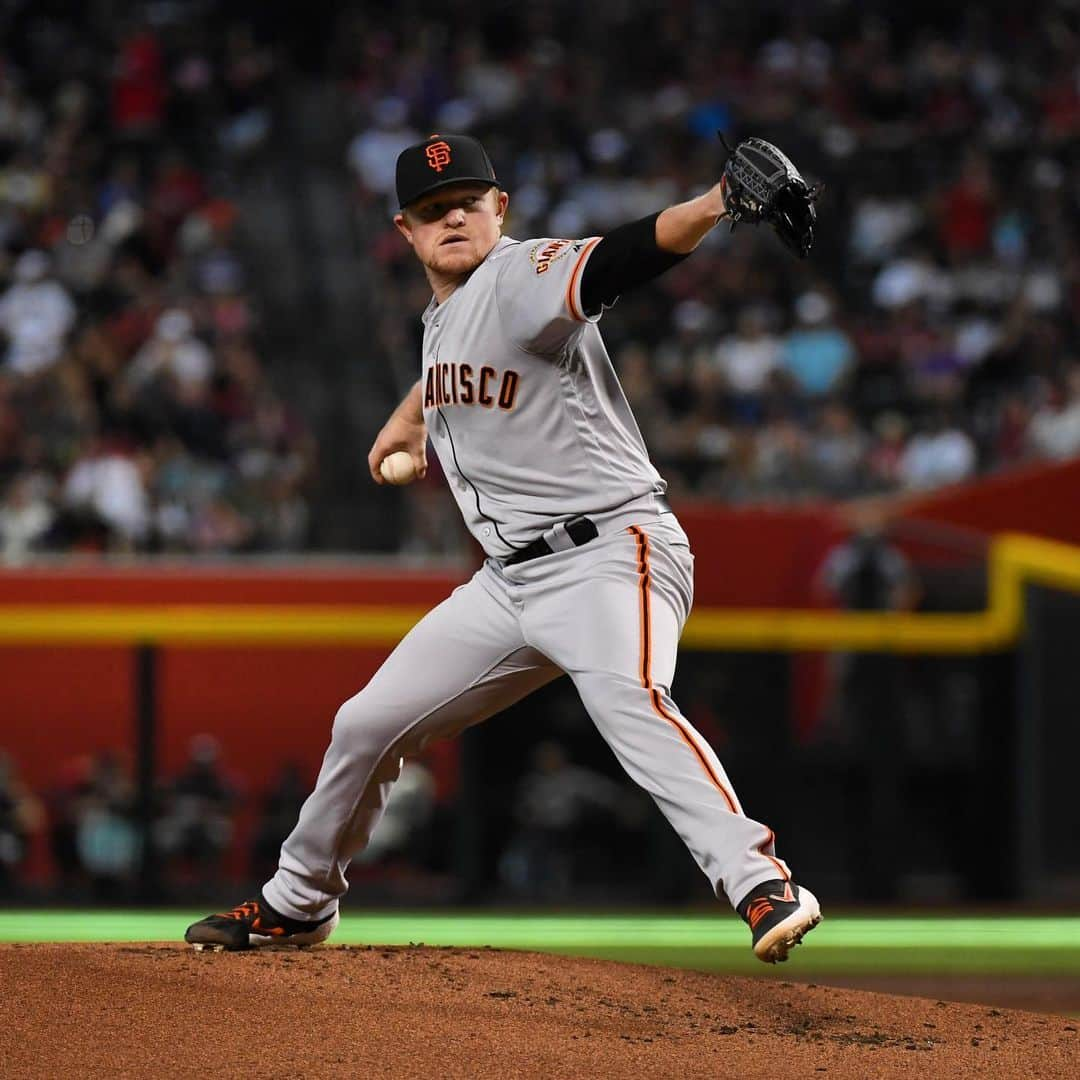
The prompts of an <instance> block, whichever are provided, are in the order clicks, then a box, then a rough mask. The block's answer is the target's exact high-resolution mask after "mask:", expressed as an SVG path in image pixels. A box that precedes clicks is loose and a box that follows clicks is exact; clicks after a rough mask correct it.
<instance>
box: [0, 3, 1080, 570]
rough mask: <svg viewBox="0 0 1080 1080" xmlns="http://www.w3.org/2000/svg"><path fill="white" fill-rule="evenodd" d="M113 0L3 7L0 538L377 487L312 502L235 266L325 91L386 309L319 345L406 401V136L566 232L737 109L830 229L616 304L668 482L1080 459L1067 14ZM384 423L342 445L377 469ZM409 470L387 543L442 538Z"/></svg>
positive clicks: (704, 176) (722, 249)
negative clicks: (350, 335) (400, 230)
mask: <svg viewBox="0 0 1080 1080" xmlns="http://www.w3.org/2000/svg"><path fill="white" fill-rule="evenodd" d="M125 10H128V8H126V7H125V5H119V6H118V7H117V8H115V9H114V8H111V7H110V8H109V11H108V12H107V13H105V12H104V11H103V9H101V8H100V6H99V5H95V4H90V5H86V6H84V7H78V6H76V7H72V8H70V10H68V9H63V11H61V10H60V9H55V8H49V9H48V10H46V9H45V8H42V7H40V6H38V5H34V4H27V3H21V4H20V3H16V4H13V5H10V6H9V7H8V8H6V9H5V12H4V13H3V15H0V20H2V22H3V24H4V28H5V31H6V33H5V37H4V42H5V43H4V46H3V50H2V52H0V333H2V339H0V552H2V557H4V558H6V559H7V560H17V559H19V558H21V557H22V556H23V555H25V554H26V553H27V552H29V551H34V550H71V549H81V550H95V551H96V550H110V551H117V550H119V551H132V550H134V551H176V552H196V553H199V552H208V553H209V552H212V553H218V552H240V551H266V550H296V549H301V548H303V547H305V546H306V545H308V544H309V543H310V539H311V536H312V534H313V532H314V533H317V531H318V530H317V528H314V527H313V525H314V524H317V523H315V522H314V520H313V519H315V518H317V516H318V514H319V512H320V509H321V508H322V505H325V506H326V507H327V510H326V512H327V513H331V512H332V510H331V509H330V508H332V507H333V506H335V505H338V506H340V505H341V504H342V503H343V502H347V503H354V504H357V505H361V504H362V505H364V506H367V505H368V504H367V503H365V502H364V500H375V499H376V496H377V493H376V492H374V491H373V490H368V488H367V487H364V489H363V490H360V491H331V492H328V493H321V495H322V494H328V498H327V499H326V502H325V504H315V503H313V490H314V487H313V479H314V477H315V473H316V467H315V451H314V441H313V438H312V436H311V430H312V429H313V428H314V427H317V426H318V425H320V423H321V422H322V420H323V419H324V418H320V417H317V416H312V417H306V418H304V419H303V420H302V419H301V418H300V417H299V416H298V415H297V414H296V413H295V411H294V409H293V408H291V407H290V405H289V403H288V402H287V401H285V400H283V397H284V395H283V394H282V393H281V391H280V390H279V389H275V387H274V386H272V385H271V383H270V380H269V379H268V377H267V374H266V372H267V370H268V368H270V367H271V366H272V362H273V360H274V356H275V353H274V348H275V343H274V341H273V340H271V339H269V337H268V336H267V337H265V338H264V336H263V335H262V334H261V332H260V318H259V303H258V299H257V297H256V295H255V294H254V288H255V285H254V283H253V275H252V273H251V267H248V266H245V262H244V257H243V256H244V246H243V241H244V238H243V229H242V228H241V225H240V223H241V222H242V220H243V214H244V210H245V204H244V201H243V193H244V190H245V189H244V185H243V183H242V182H241V181H242V180H243V178H244V177H248V178H250V177H252V176H258V175H263V174H268V173H273V172H275V171H276V172H277V173H281V172H282V171H283V169H284V166H285V165H289V166H290V168H292V167H293V164H294V163H291V162H286V161H285V160H284V158H283V155H286V154H289V153H290V152H291V148H290V147H289V146H288V145H286V144H285V143H287V140H285V141H284V142H283V141H282V140H280V139H278V140H275V138H274V134H275V130H276V128H275V125H276V124H277V123H278V122H279V120H280V117H281V109H282V107H283V106H282V103H283V102H288V101H290V100H292V99H293V97H294V95H293V94H291V93H290V91H292V90H294V89H295V90H296V91H297V93H299V90H300V89H301V88H302V87H304V86H310V85H311V84H312V83H315V84H319V85H322V86H324V87H325V86H331V87H333V91H334V93H335V94H336V98H335V99H334V100H335V101H336V102H337V104H338V105H339V106H340V108H339V109H337V110H336V111H337V115H334V116H328V117H327V130H328V131H331V132H337V131H339V130H341V129H342V128H343V126H348V128H349V134H348V135H347V136H346V135H344V134H342V137H341V145H340V147H339V148H338V153H339V157H338V169H339V170H340V175H341V176H348V177H351V182H352V191H353V198H354V207H355V223H356V229H355V236H354V237H353V238H352V241H351V242H353V243H354V246H355V258H354V259H352V261H348V260H346V261H343V262H341V263H340V265H339V264H338V263H335V265H334V267H333V268H328V272H329V273H335V274H336V273H342V272H348V273H350V274H351V273H357V274H359V275H361V276H362V277H363V278H364V284H365V289H364V295H365V296H367V297H369V298H370V311H371V312H372V315H371V321H370V325H369V324H368V322H367V320H360V321H359V322H358V324H357V325H356V326H355V327H354V329H355V335H356V340H355V341H348V342H346V341H341V342H338V343H337V344H336V346H335V348H336V349H337V351H338V352H339V353H340V356H341V363H342V365H346V364H348V362H349V361H350V358H351V357H353V356H354V355H355V350H356V349H357V348H358V347H362V348H363V349H364V350H365V371H366V372H369V374H368V375H366V376H365V377H366V378H369V379H370V387H371V388H372V392H374V393H382V394H385V402H384V403H383V404H384V408H385V410H386V411H388V410H389V409H390V408H392V407H393V405H394V403H395V401H396V398H397V397H399V396H400V394H401V393H402V392H403V390H404V388H405V386H407V385H408V382H409V380H410V379H412V378H415V375H416V372H417V368H418V348H417V347H418V339H419V332H420V324H419V319H418V315H419V312H420V311H421V310H422V309H423V307H424V306H425V304H426V302H427V299H428V290H427V286H426V283H425V281H424V279H423V275H422V273H421V271H420V269H419V267H417V266H416V265H415V261H414V259H413V258H412V256H411V253H410V251H409V249H408V248H407V246H406V245H405V244H404V243H403V242H402V241H401V239H400V237H399V236H398V235H397V234H396V232H395V230H394V228H393V226H392V223H391V217H392V213H393V211H394V210H395V209H396V206H395V204H394V198H393V187H394V162H395V158H396V155H397V153H398V151H399V150H400V149H401V148H402V147H403V146H405V145H407V144H409V143H410V142H413V141H415V140H417V139H419V138H422V137H424V136H426V135H427V134H428V133H429V132H432V131H456V132H461V131H466V132H470V133H473V134H475V135H477V136H479V137H480V138H481V139H482V140H483V141H484V143H485V145H486V146H487V147H488V149H489V152H490V154H491V157H492V159H493V161H494V163H495V166H496V170H497V172H498V174H499V177H500V180H501V183H502V185H503V186H504V187H505V188H506V189H507V190H508V191H509V192H510V194H511V204H510V219H509V221H508V226H507V231H508V232H509V233H510V234H511V235H514V236H518V237H522V238H524V237H530V236H585V235H590V234H596V233H602V232H603V231H605V230H607V229H609V228H611V227H612V226H614V225H616V224H619V223H621V222H624V221H627V220H631V219H633V218H636V217H639V216H642V215H644V214H647V213H650V212H653V211H655V210H657V209H659V208H661V207H663V206H665V205H668V204H670V203H672V202H674V201H678V200H681V199H683V198H686V197H688V196H689V195H691V194H693V193H695V192H698V191H702V190H704V189H705V188H706V187H708V186H709V185H711V184H712V183H714V182H715V181H716V179H717V177H718V176H719V174H720V170H721V167H722V163H723V159H724V151H723V148H722V146H721V144H720V142H719V140H718V139H717V132H718V131H723V132H725V133H726V134H727V137H728V139H729V140H736V139H738V138H739V137H741V136H744V135H747V134H751V133H752V134H756V135H760V136H764V137H766V138H770V139H772V140H774V141H775V142H777V143H778V144H779V145H780V146H781V147H782V148H783V149H785V150H786V151H787V152H788V153H789V154H790V155H791V157H792V158H793V159H794V160H795V161H796V162H797V163H798V164H799V165H800V167H801V168H802V169H803V171H804V173H805V175H806V176H807V178H808V179H809V180H811V181H812V182H821V183H823V184H824V192H823V194H822V196H821V201H820V217H819V230H818V240H817V243H816V245H815V248H814V251H813V252H812V254H811V257H810V258H809V259H808V260H806V261H805V262H800V261H798V260H796V259H793V258H792V257H791V256H790V254H789V253H788V252H787V251H786V250H785V249H783V248H782V247H781V246H780V245H779V244H778V243H777V241H776V240H775V238H774V237H773V236H772V235H771V234H770V232H769V230H768V229H767V228H758V229H754V228H749V227H746V228H743V227H740V228H739V229H738V230H737V231H735V232H734V233H731V232H729V230H728V229H727V228H726V227H721V228H718V229H716V230H715V231H714V232H713V233H712V234H711V235H710V236H709V237H708V238H707V240H706V241H705V242H704V243H703V245H702V248H701V250H699V251H698V252H697V253H695V255H694V256H693V257H692V258H690V259H689V260H687V261H685V262H684V263H682V264H681V265H680V266H678V267H677V268H675V269H674V270H672V271H671V272H669V273H668V274H667V275H665V276H664V277H663V278H662V279H661V280H660V281H659V282H658V283H656V284H654V285H652V286H649V287H646V288H644V289H642V290H640V291H638V292H636V293H634V294H631V295H628V296H625V297H623V298H622V299H621V300H620V301H619V303H618V304H617V305H616V306H615V307H614V309H613V310H611V311H610V312H609V313H608V314H607V315H606V316H605V319H604V324H603V329H604V334H605V338H606V341H607V343H608V347H609V351H610V352H611V354H612V356H613V358H614V360H615V363H616V365H617V367H618V369H619V372H620V375H621V377H622V379H623V383H624V386H625V388H626V392H627V395H628V397H629V398H630V399H631V403H632V405H633V406H634V408H635V412H636V415H637V417H638V420H639V422H640V424H641V426H642V428H643V429H644V435H645V437H646V440H647V442H648V444H649V447H650V449H651V451H652V453H653V456H654V457H655V459H656V461H657V463H658V465H659V466H660V468H661V470H662V471H663V472H664V474H665V475H666V476H667V478H668V479H669V481H670V483H671V486H672V489H673V491H675V492H678V493H690V494H700V495H705V496H714V497H719V498H723V499H726V500H730V501H733V502H740V501H747V500H763V499H764V500H775V499H783V500H792V499H804V498H808V497H818V496H824V497H835V498H843V497H847V496H852V495H859V494H863V493H868V492H889V491H897V490H920V489H927V488H932V487H935V486H937V485H942V484H948V483H952V482H955V481H962V480H964V479H966V478H968V477H970V476H972V475H975V474H977V473H980V472H987V471H992V470H995V469H1000V468H1006V467H1009V466H1011V465H1015V464H1017V463H1020V462H1025V461H1029V460H1034V459H1059V458H1064V457H1068V456H1071V455H1075V454H1077V453H1080V366H1078V365H1080V349H1078V344H1080V342H1078V332H1077V322H1076V318H1075V312H1076V310H1077V305H1078V301H1080V241H1078V237H1080V228H1078V226H1080V220H1078V219H1080V139H1078V138H1077V136H1078V135H1080V15H1078V12H1077V9H1076V7H1075V5H1074V4H1071V3H1066V2H1064V0H1036V3H1035V5H1034V8H1033V9H1032V8H1030V7H1029V8H1026V9H1023V10H1021V9H1017V8H1015V7H1009V6H1007V5H1003V4H996V3H995V4H991V5H974V6H973V5H960V6H957V5H938V6H937V7H935V8H930V7H926V6H924V5H919V4H915V5H907V6H905V7H903V8H897V7H896V6H895V5H887V4H880V3H878V4H874V3H871V4H858V5H856V4H855V3H854V2H853V0H836V2H832V3H829V4H811V5H790V4H770V5H759V6H757V7H755V8H753V9H747V8H745V7H743V8H737V7H733V6H731V5H727V4H714V3H708V2H705V0H686V2H683V3H678V4H670V5H657V4H654V3H649V2H646V0H612V2H609V3H602V4H595V5H592V6H589V7H587V8H581V6H580V5H577V4H571V3H569V2H567V0H553V2H552V3H549V4H541V5H533V6H524V7H520V8H514V7H512V6H509V5H506V4H501V3H498V4H497V3H486V2H480V3H468V4H466V3H464V2H463V0H445V2H443V3H440V4H438V5H435V4H428V3H425V2H423V0H410V2H406V3H402V4H398V5H395V6H393V7H391V8H388V7H385V6H383V5H359V4H352V5H344V6H341V7H339V8H338V9H337V10H336V11H335V13H334V15H333V16H332V17H331V18H330V19H328V20H327V21H326V22H325V23H324V24H319V25H318V26H315V25H310V24H305V30H304V32H303V33H300V34H298V33H294V32H293V30H295V27H293V24H292V22H291V21H290V20H292V19H294V18H295V17H294V16H290V15H288V14H287V13H282V14H280V15H278V16H274V15H270V14H266V15H265V16H263V17H260V19H259V21H258V22H257V23H252V22H250V21H244V19H243V18H240V17H236V18H234V17H233V16H232V15H231V14H230V12H233V11H240V10H242V9H241V8H240V7H239V6H237V7H234V6H232V5H225V6H224V7H223V8H222V17H221V20H219V21H212V19H211V14H212V12H211V8H210V7H206V6H203V5H197V4H193V3H178V4H167V5H151V6H149V7H145V8H144V7H140V6H138V5H131V6H130V10H131V11H132V12H135V13H136V15H134V16H130V17H122V16H121V15H118V14H117V12H123V11H125ZM245 18H250V16H246V17H245ZM219 22H220V25H219ZM331 137H332V138H334V137H336V136H334V135H331ZM302 164H303V163H301V165H302ZM324 164H325V163H313V165H317V166H318V167H324ZM260 170H261V171H262V172H260ZM294 171H295V170H294ZM299 171H300V172H301V173H302V172H303V170H302V169H301V170H299ZM343 267H345V268H346V269H342V268H343ZM360 323H362V325H361V324H360ZM384 372H389V373H392V377H389V378H382V381H381V382H380V377H381V373H384ZM298 396H299V395H298ZM332 396H333V395H331V397H332ZM372 434H373V432H372V431H360V430H355V431H353V433H352V438H353V439H354V442H353V444H352V445H349V446H341V447H337V448H336V449H337V450H339V451H340V452H341V453H342V454H343V455H348V456H349V457H350V458H354V459H355V460H356V461H359V462H362V461H363V459H364V457H365V455H366V451H367V448H368V445H369V443H370V439H371V436H372ZM327 475H329V473H328V474H327ZM323 479H325V478H323V477H320V481H322V480H323ZM345 482H347V481H346V480H342V479H340V478H338V479H335V480H333V483H339V484H340V483H345ZM327 483H330V481H329V480H327ZM425 487H426V488H428V489H432V490H430V491H425V490H424V489H425ZM419 488H420V490H419V491H417V492H415V493H410V501H411V504H412V505H413V508H414V515H415V520H414V524H413V528H412V535H411V537H408V538H406V545H405V546H406V547H410V546H411V547H412V548H413V549H415V550H418V551H431V550H437V549H439V547H440V545H443V546H445V545H446V544H447V540H446V537H447V536H450V535H452V534H453V535H459V526H458V525H456V524H455V522H456V516H455V515H454V513H453V508H452V506H450V504H449V500H448V497H447V496H446V495H445V492H442V491H441V489H440V490H434V489H439V488H440V480H439V478H438V472H437V470H432V472H431V474H430V476H429V479H428V481H427V482H426V484H421V485H419ZM321 495H320V497H321ZM371 505H372V506H375V505H376V504H375V503H374V502H372V503H371ZM455 529H457V530H458V532H456V533H455ZM357 542H359V543H362V542H363V541H362V538H361V537H360V536H358V537H357ZM454 542H456V541H451V542H450V543H451V546H452V544H453V543H454Z"/></svg>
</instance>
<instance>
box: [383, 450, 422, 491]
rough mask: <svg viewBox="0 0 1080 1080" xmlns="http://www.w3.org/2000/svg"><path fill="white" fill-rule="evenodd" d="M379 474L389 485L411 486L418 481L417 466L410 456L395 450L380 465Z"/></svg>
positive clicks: (402, 451)
mask: <svg viewBox="0 0 1080 1080" xmlns="http://www.w3.org/2000/svg"><path fill="white" fill-rule="evenodd" d="M379 472H380V473H382V478H383V479H384V480H385V481H386V482H387V483H388V484H411V483H412V482H413V481H414V480H415V479H416V464H415V462H414V461H413V459H412V456H411V455H410V454H407V453H406V452H405V451H404V450H395V451H394V452H393V453H392V454H387V455H386V457H384V458H383V459H382V461H381V462H380V463H379Z"/></svg>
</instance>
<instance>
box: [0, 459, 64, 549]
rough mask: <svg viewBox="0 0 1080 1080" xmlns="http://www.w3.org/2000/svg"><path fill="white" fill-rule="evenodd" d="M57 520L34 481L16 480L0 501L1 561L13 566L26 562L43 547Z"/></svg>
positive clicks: (28, 476)
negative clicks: (27, 558)
mask: <svg viewBox="0 0 1080 1080" xmlns="http://www.w3.org/2000/svg"><path fill="white" fill-rule="evenodd" d="M55 516H56V515H55V514H54V513H53V509H52V507H51V506H50V505H49V501H48V499H47V498H45V497H44V494H43V492H42V491H41V490H40V489H39V487H38V485H37V484H35V481H34V477H33V476H32V475H31V474H29V473H20V474H18V475H17V476H15V477H14V478H13V479H12V480H11V482H10V483H9V484H8V487H7V490H6V491H5V492H4V496H3V499H2V500H0V559H2V560H3V561H4V562H5V563H8V564H11V565H14V564H17V563H20V562H23V561H24V560H25V559H26V557H27V556H28V555H29V554H30V553H31V552H32V551H35V550H38V549H39V548H40V547H41V546H42V543H43V541H44V539H45V537H46V536H47V534H48V532H49V529H50V528H51V527H52V523H53V520H54V518H55Z"/></svg>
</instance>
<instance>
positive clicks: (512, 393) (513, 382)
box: [499, 368, 521, 412]
mask: <svg viewBox="0 0 1080 1080" xmlns="http://www.w3.org/2000/svg"><path fill="white" fill-rule="evenodd" d="M520 381H521V380H520V377H519V376H518V373H517V372H516V371H514V370H512V369H511V368H507V369H506V371H504V372H503V377H502V385H501V386H500V387H499V408H500V409H505V410H506V411H507V412H509V411H510V410H511V409H512V408H513V407H514V398H516V397H517V390H518V383H519V382H520Z"/></svg>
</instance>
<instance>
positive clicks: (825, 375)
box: [780, 290, 855, 398]
mask: <svg viewBox="0 0 1080 1080" xmlns="http://www.w3.org/2000/svg"><path fill="white" fill-rule="evenodd" d="M795 316H796V319H797V324H796V326H795V327H794V328H793V329H792V330H790V331H789V332H788V334H787V335H786V337H785V338H784V342H783V352H782V354H781V357H780V363H781V365H782V366H783V368H784V370H785V371H786V372H787V373H788V375H789V376H790V377H791V378H792V379H793V380H794V382H795V385H796V387H797V388H798V390H799V392H800V393H802V394H805V395H806V396H807V397H811V398H822V397H825V396H826V395H828V394H834V393H836V392H837V391H838V390H840V389H841V388H842V386H843V384H844V381H845V379H847V377H848V376H849V375H850V374H851V368H852V364H853V363H854V361H855V354H854V349H853V348H852V344H851V340H850V339H849V338H848V336H847V334H846V333H845V332H844V331H843V330H841V329H840V327H838V326H837V325H836V324H835V322H834V321H833V304H832V301H831V300H830V299H829V298H828V297H827V296H826V295H825V294H824V293H823V292H819V291H817V290H813V291H810V292H806V293H803V294H802V296H800V297H799V299H798V300H797V301H796V303H795Z"/></svg>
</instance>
